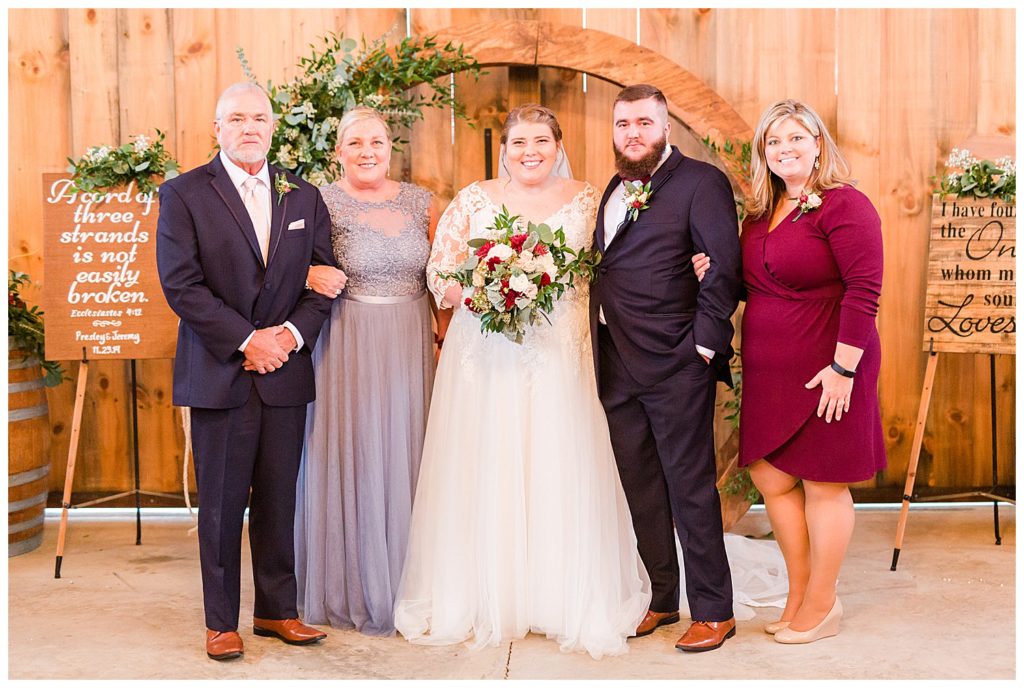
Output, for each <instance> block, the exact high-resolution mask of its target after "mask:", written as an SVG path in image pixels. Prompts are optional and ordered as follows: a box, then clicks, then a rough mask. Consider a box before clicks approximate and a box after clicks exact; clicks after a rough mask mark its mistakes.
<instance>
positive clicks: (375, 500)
mask: <svg viewBox="0 0 1024 688" xmlns="http://www.w3.org/2000/svg"><path fill="white" fill-rule="evenodd" d="M428 298H429V297H428V296H427V295H426V294H423V295H422V296H421V297H420V298H418V299H416V300H414V301H410V302H406V303H394V304H377V303H361V302H358V301H351V300H348V299H344V298H339V299H337V300H336V301H335V303H334V305H333V307H332V310H331V317H330V319H329V320H328V321H327V322H326V323H325V324H324V327H323V330H322V331H321V333H320V337H319V339H318V340H317V345H316V348H315V349H314V351H313V365H314V369H315V371H316V395H317V396H316V401H315V402H313V403H312V404H310V405H309V409H308V412H307V414H306V441H305V447H304V449H303V455H302V467H301V469H300V471H299V480H298V486H297V500H296V510H295V519H296V522H295V569H296V579H297V582H298V597H299V599H298V608H299V611H300V613H301V614H302V615H303V620H304V621H306V622H308V623H314V624H330V625H331V626H334V627H335V628H355V629H357V630H359V631H361V632H363V633H366V634H368V635H392V634H394V632H395V629H394V611H393V604H394V600H395V593H396V590H397V588H398V582H399V579H400V577H401V573H402V562H403V560H404V558H405V550H406V545H407V542H408V531H409V517H410V514H411V512H412V497H413V492H414V490H415V487H416V478H417V473H418V470H419V463H420V456H421V455H422V448H423V433H424V429H425V427H426V417H427V404H428V402H429V400H430V394H431V385H432V382H433V372H434V353H433V348H434V347H433V334H432V331H431V327H430V310H429V308H428V306H427V299H428Z"/></svg>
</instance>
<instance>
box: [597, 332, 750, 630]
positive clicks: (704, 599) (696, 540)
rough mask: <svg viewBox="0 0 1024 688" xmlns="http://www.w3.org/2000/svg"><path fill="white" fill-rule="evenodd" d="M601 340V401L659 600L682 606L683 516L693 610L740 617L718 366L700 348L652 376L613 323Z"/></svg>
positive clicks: (660, 606)
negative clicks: (634, 366)
mask: <svg viewBox="0 0 1024 688" xmlns="http://www.w3.org/2000/svg"><path fill="white" fill-rule="evenodd" d="M598 346H599V347H600V348H599V355H600V370H599V375H600V380H599V388H600V391H601V403H602V404H603V405H604V409H605V413H606V414H607V415H608V428H609V430H610V432H611V438H612V449H613V450H614V451H615V461H616V463H617V464H618V466H619V476H620V478H621V480H622V487H623V490H625V492H626V500H627V501H628V502H629V510H630V513H631V514H632V516H633V528H634V530H635V531H636V538H637V549H638V550H639V551H640V557H641V559H643V562H644V565H645V566H646V567H647V573H648V575H650V577H651V588H652V599H651V610H652V611H656V612H669V611H675V610H676V609H678V608H679V563H678V558H677V555H676V545H675V538H674V536H673V521H674V522H675V527H676V529H677V530H678V533H679V542H680V544H681V545H682V550H683V567H684V569H685V572H686V599H687V602H688V603H689V606H690V617H691V618H692V619H693V620H694V621H725V620H726V619H730V618H732V616H733V611H732V576H731V575H730V573H729V561H728V559H727V558H726V554H725V543H724V541H723V534H722V510H721V504H720V501H719V497H718V490H717V488H716V487H715V482H716V479H717V476H716V470H715V442H714V431H713V427H714V426H713V423H714V412H715V391H716V390H715V386H716V381H715V377H714V372H713V370H712V369H711V366H709V365H708V364H706V363H705V362H704V360H703V359H702V358H700V357H699V355H697V353H696V351H694V360H693V361H691V362H689V363H688V364H687V365H686V366H684V367H683V369H682V370H680V371H679V372H678V373H676V374H674V375H672V376H670V377H669V378H667V379H665V380H661V381H659V382H658V383H657V384H655V385H654V386H645V385H641V384H640V383H639V382H637V381H636V380H634V379H633V378H632V377H631V376H630V375H629V373H628V372H627V371H626V367H625V365H623V362H622V359H621V357H620V356H619V352H618V350H617V349H616V348H615V344H614V342H613V341H612V338H611V335H610V334H609V332H608V329H607V328H606V327H604V326H603V325H602V326H598Z"/></svg>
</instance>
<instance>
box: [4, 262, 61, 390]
mask: <svg viewBox="0 0 1024 688" xmlns="http://www.w3.org/2000/svg"><path fill="white" fill-rule="evenodd" d="M29 283H30V280H29V277H28V275H26V274H25V273H24V272H15V271H14V270H11V271H9V274H8V277H7V336H8V337H10V338H11V339H13V340H14V345H15V346H16V347H17V348H20V349H24V350H26V351H27V352H28V355H27V356H26V357H25V358H36V359H38V360H39V361H40V365H41V366H42V368H43V370H44V371H45V376H44V377H43V384H45V385H46V386H47V387H53V386H55V385H59V384H60V383H61V381H62V380H63V379H64V370H63V369H62V368H61V367H60V364H59V363H56V362H54V361H47V360H45V358H44V357H45V345H44V342H45V339H44V336H43V312H42V311H41V310H39V307H38V306H32V307H31V308H30V307H29V306H28V305H27V304H26V303H25V302H24V301H23V300H22V298H21V290H22V288H23V287H24V286H26V285H27V284H29Z"/></svg>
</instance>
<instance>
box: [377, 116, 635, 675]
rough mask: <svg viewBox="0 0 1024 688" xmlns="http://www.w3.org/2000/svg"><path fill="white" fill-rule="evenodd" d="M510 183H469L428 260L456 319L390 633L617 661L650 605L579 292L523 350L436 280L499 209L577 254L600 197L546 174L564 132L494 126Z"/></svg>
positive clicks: (548, 123) (556, 160)
mask: <svg viewBox="0 0 1024 688" xmlns="http://www.w3.org/2000/svg"><path fill="white" fill-rule="evenodd" d="M502 143H503V149H504V151H505V154H504V155H503V158H504V159H503V163H504V164H505V165H506V167H507V170H508V174H509V175H510V176H509V178H503V179H497V180H492V181H488V182H477V183H473V184H470V185H469V186H468V187H466V188H464V189H463V190H461V191H460V192H459V193H458V195H456V197H455V199H454V200H453V201H452V203H451V204H450V205H449V206H448V209H447V210H446V211H445V213H444V215H443V216H442V218H441V220H440V223H439V224H438V228H437V233H436V237H435V240H434V245H433V249H432V253H431V257H430V261H429V263H428V265H427V276H428V284H429V286H430V288H431V291H432V292H433V293H434V295H435V297H436V298H437V300H438V302H439V304H440V306H441V307H442V308H446V307H450V306H451V305H453V304H454V306H455V308H456V311H455V314H454V316H453V317H452V321H451V325H450V327H449V328H448V332H447V335H446V343H445V346H444V353H443V355H442V356H441V360H440V364H439V366H438V369H437V376H436V378H435V381H434V393H433V399H432V401H431V404H430V417H429V419H428V422H427V432H426V439H425V441H424V448H423V461H422V464H421V467H420V477H419V483H418V486H417V490H416V497H415V501H414V506H413V512H412V523H411V527H410V534H409V550H408V555H407V558H406V562H405V568H404V572H403V576H402V581H401V584H400V585H399V589H398V596H397V600H396V604H395V627H396V628H397V629H398V630H399V631H400V632H401V633H402V635H403V636H405V637H406V638H407V639H409V640H410V641H412V642H414V643H424V644H436V645H442V644H451V643H459V642H463V641H470V644H471V645H472V646H474V647H481V646H484V645H497V644H499V643H500V642H502V641H508V640H513V639H518V638H522V637H523V636H525V635H526V633H528V632H534V633H542V634H545V635H547V636H548V637H549V638H552V639H554V640H557V642H558V643H559V645H560V647H561V649H562V650H563V651H566V652H569V651H585V652H588V653H589V654H590V655H591V656H593V657H595V658H598V657H601V656H603V655H612V654H619V653H622V652H625V651H626V638H627V637H628V636H631V635H633V634H634V632H635V630H636V627H637V624H638V623H639V622H640V621H641V619H643V616H644V613H645V612H646V611H647V606H648V603H649V601H650V580H649V578H648V576H647V572H646V570H645V569H644V566H643V563H642V562H641V560H640V557H639V555H638V554H637V551H636V536H635V535H634V533H633V527H632V522H631V520H630V515H629V509H628V506H627V505H626V498H625V495H624V493H623V491H622V486H621V484H620V482H619V475H618V472H617V469H616V465H615V459H614V457H613V455H612V447H611V442H610V440H609V438H608V424H607V421H606V420H605V415H604V410H603V408H602V407H601V403H600V401H599V399H598V396H597V389H596V383H595V378H594V365H593V357H592V351H591V341H590V329H589V328H590V326H589V316H588V308H587V299H588V285H587V284H586V283H578V284H576V288H575V289H574V290H569V291H567V292H566V294H565V296H563V298H562V299H561V300H560V301H558V302H557V303H556V305H555V308H554V310H553V312H552V313H551V314H550V320H551V324H550V325H548V324H547V323H541V324H539V325H537V326H535V327H534V328H533V329H532V330H531V331H529V332H528V333H527V335H526V339H525V341H524V342H523V343H522V344H516V343H514V342H511V341H509V340H508V339H506V338H505V337H503V336H502V335H500V334H490V335H484V334H482V333H481V332H480V322H479V320H477V319H476V318H475V317H474V316H473V315H472V313H470V312H468V311H467V310H466V309H465V308H463V307H460V306H461V304H460V302H461V301H462V298H461V288H460V287H459V286H458V285H457V284H456V283H455V282H454V281H445V280H443V279H441V278H439V277H438V275H437V273H438V272H452V271H454V270H455V269H456V268H457V267H458V266H459V265H460V264H461V263H462V262H463V261H464V260H465V259H466V257H467V256H468V248H467V244H466V242H467V240H468V239H470V238H475V237H483V236H486V235H487V229H486V228H487V227H488V225H491V224H492V222H493V220H494V217H495V216H496V215H497V214H498V213H499V212H500V210H501V206H502V205H505V206H506V207H507V208H508V210H509V211H510V212H511V213H512V214H517V215H521V216H522V217H523V219H524V220H530V221H533V222H536V223H540V222H546V223H547V224H549V225H550V226H551V227H552V228H553V229H557V228H558V227H563V228H564V229H565V238H566V243H567V244H568V245H569V246H570V247H572V248H574V249H579V248H581V247H586V248H589V247H590V245H591V243H592V240H593V228H594V220H595V216H596V214H597V205H598V202H599V197H598V194H597V192H596V190H595V189H594V187H592V186H590V185H589V184H585V183H581V182H576V181H573V180H572V179H569V178H565V177H563V176H559V174H558V173H557V172H556V167H559V166H562V161H564V151H562V149H561V131H560V129H559V127H558V123H557V121H556V120H555V117H554V114H553V113H552V112H551V111H550V110H548V109H547V108H543V107H541V106H538V105H529V106H523V107H521V108H517V109H516V110H513V111H512V112H511V113H510V114H509V119H508V121H507V122H506V124H505V127H504V130H503V132H502Z"/></svg>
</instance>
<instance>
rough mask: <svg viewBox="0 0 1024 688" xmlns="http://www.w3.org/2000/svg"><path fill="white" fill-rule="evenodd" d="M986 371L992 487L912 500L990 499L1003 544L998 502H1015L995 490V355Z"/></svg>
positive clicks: (997, 457) (997, 450)
mask: <svg viewBox="0 0 1024 688" xmlns="http://www.w3.org/2000/svg"><path fill="white" fill-rule="evenodd" d="M988 373H989V383H990V384H989V405H990V408H991V416H992V487H991V489H990V490H989V491H988V492H958V493H956V494H948V495H933V496H931V497H917V496H914V497H913V499H912V501H915V502H940V501H944V500H949V499H965V498H967V497H981V498H983V499H991V500H992V521H993V527H994V528H995V536H996V544H997V545H1001V544H1003V536H1002V533H1001V532H1000V530H999V502H1006V503H1007V504H1016V503H1017V502H1016V500H1014V499H1011V498H1010V497H1007V496H1005V495H1001V494H998V493H997V492H996V490H998V489H999V445H998V436H997V434H996V355H995V354H989V355H988ZM895 570H896V562H895V560H894V561H893V571H895Z"/></svg>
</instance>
